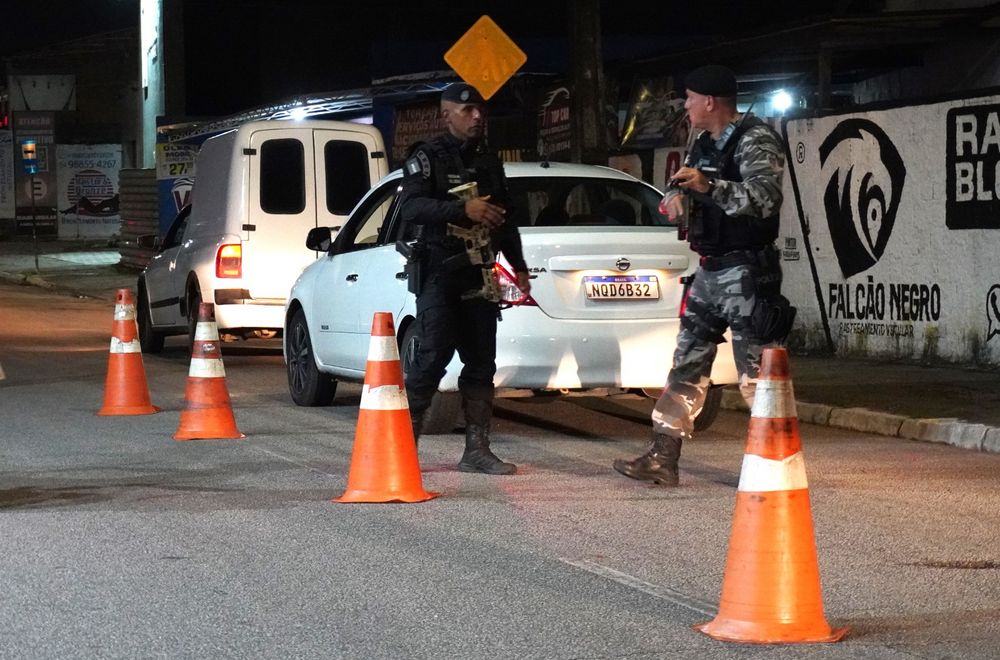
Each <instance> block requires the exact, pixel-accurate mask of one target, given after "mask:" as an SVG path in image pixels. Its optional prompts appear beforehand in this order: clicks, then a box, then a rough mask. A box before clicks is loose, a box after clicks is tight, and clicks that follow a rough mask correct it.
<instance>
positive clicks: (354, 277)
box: [347, 273, 358, 282]
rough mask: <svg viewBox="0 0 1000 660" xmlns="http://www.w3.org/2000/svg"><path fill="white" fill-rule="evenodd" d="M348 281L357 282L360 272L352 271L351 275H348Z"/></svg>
mask: <svg viewBox="0 0 1000 660" xmlns="http://www.w3.org/2000/svg"><path fill="white" fill-rule="evenodd" d="M347 281H348V282H357V281H358V274H357V273H351V274H350V275H348V276H347Z"/></svg>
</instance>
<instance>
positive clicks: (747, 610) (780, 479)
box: [695, 348, 847, 644]
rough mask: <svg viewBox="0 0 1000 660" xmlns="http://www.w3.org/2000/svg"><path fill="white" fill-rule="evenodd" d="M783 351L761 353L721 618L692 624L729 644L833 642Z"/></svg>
mask: <svg viewBox="0 0 1000 660" xmlns="http://www.w3.org/2000/svg"><path fill="white" fill-rule="evenodd" d="M801 450H802V443H801V440H800V438H799V422H798V418H797V414H796V411H795V395H794V393H793V390H792V380H791V375H790V373H789V369H788V354H787V353H786V352H785V349H783V348H768V349H765V350H764V355H763V358H762V361H761V370H760V380H759V381H758V382H757V393H756V397H755V398H754V403H753V409H752V410H751V417H750V428H749V433H748V434H747V444H746V452H745V455H744V457H743V467H742V469H741V471H740V484H739V488H738V489H737V493H736V511H735V513H734V514H733V529H732V534H731V536H730V538H729V556H728V557H727V559H726V571H725V575H724V576H723V580H722V596H721V598H720V602H719V613H718V615H717V616H716V617H715V619H713V620H712V621H709V622H708V623H703V624H701V625H698V626H695V628H696V629H697V630H700V631H701V632H703V633H705V634H706V635H708V636H709V637H713V638H715V639H718V640H722V641H726V642H751V643H762V644H773V643H792V642H836V641H838V640H840V639H841V638H842V637H843V636H844V635H845V634H846V633H847V628H840V629H837V630H832V629H831V628H830V625H829V624H828V623H827V622H826V619H825V618H824V616H823V596H822V593H821V591H820V583H819V565H818V562H817V560H816V542H815V540H814V537H813V526H812V512H811V510H810V507H809V485H808V483H807V482H806V467H805V461H804V459H803V458H802V451H801Z"/></svg>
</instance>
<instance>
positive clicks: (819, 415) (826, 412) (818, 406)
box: [795, 401, 833, 426]
mask: <svg viewBox="0 0 1000 660" xmlns="http://www.w3.org/2000/svg"><path fill="white" fill-rule="evenodd" d="M795 410H796V412H798V414H799V421H800V422H802V423H804V424H821V425H823V426H826V425H828V424H829V423H830V413H832V412H833V406H828V405H826V404H822V403H806V402H805V401H796V402H795Z"/></svg>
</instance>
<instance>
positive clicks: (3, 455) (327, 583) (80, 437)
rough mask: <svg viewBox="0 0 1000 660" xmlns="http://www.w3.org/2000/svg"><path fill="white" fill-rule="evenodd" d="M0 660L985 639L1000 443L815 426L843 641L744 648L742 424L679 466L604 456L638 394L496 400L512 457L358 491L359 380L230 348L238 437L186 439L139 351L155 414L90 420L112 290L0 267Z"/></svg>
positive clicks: (703, 443) (164, 369) (636, 433)
mask: <svg viewBox="0 0 1000 660" xmlns="http://www.w3.org/2000/svg"><path fill="white" fill-rule="evenodd" d="M0 318H2V319H3V323H0V364H2V366H3V369H4V371H5V372H6V375H7V379H6V380H4V381H0V460H2V462H0V580H2V582H0V584H3V585H4V589H3V593H2V597H0V621H2V634H0V657H3V658H137V657H143V658H146V657H149V658H152V657H171V658H173V657H191V658H196V657H197V658H202V657H206V658H207V657H211V658H248V657H254V658H258V657H260V658H292V657H294V658H486V657H489V658H688V657H699V658H731V657H747V658H757V657H781V658H827V657H829V658H873V657H877V658H952V657H956V658H957V657H961V658H996V657H998V651H997V649H1000V604H998V602H1000V554H998V552H1000V550H998V548H1000V542H998V541H1000V456H998V455H993V454H983V453H978V452H970V451H965V450H961V449H957V448H953V447H948V446H943V445H935V444H926V443H918V442H910V441H905V440H899V439H890V438H885V437H881V436H870V435H861V434H857V433H848V432H843V431H839V430H837V429H832V428H826V427H817V426H811V425H803V426H802V437H803V444H804V448H805V457H806V465H807V470H808V473H809V479H810V495H811V500H812V507H813V518H814V526H815V537H816V543H817V548H818V553H819V562H820V570H821V574H822V579H823V593H824V600H825V605H826V614H827V618H828V620H829V621H830V623H831V624H833V625H836V626H843V625H846V626H849V627H850V628H851V632H850V634H849V636H848V637H847V638H846V639H845V640H844V641H842V642H840V643H838V644H830V645H796V646H784V647H773V646H753V645H732V644H726V643H722V642H717V641H715V640H712V639H710V638H707V637H705V636H703V635H701V634H700V633H697V632H694V631H692V630H691V626H692V625H693V624H695V623H698V622H701V621H705V620H706V619H709V618H711V616H713V614H714V610H715V608H716V606H717V603H718V597H719V589H720V585H721V581H722V573H723V567H724V563H725V555H726V548H727V545H728V539H729V532H730V523H731V519H732V514H733V504H734V501H735V487H736V484H737V482H738V479H739V471H740V465H741V460H742V452H743V443H744V440H745V437H746V429H747V417H746V416H745V415H744V414H740V413H733V412H723V413H721V414H720V417H719V420H718V422H717V423H716V425H715V426H713V428H712V429H711V430H709V431H708V432H706V433H704V434H702V435H701V436H700V437H699V438H697V439H696V440H695V441H693V442H690V443H688V445H686V446H685V451H684V455H683V457H682V459H681V478H682V486H681V487H680V488H678V489H662V488H657V487H653V486H647V485H643V484H639V483H636V482H632V481H630V480H628V479H625V478H623V477H621V476H619V475H617V474H616V473H615V472H613V471H612V470H611V469H610V467H609V466H610V463H611V461H612V460H613V459H614V458H616V457H619V456H631V455H635V454H637V453H639V452H640V451H642V450H643V449H644V447H645V441H646V438H647V435H648V432H649V426H648V423H647V422H646V420H647V419H648V417H647V415H648V411H649V408H650V402H649V401H646V400H641V399H638V398H623V399H615V400H607V399H572V400H545V401H541V400H528V401H513V400H511V401H503V402H501V403H500V404H499V406H498V411H497V417H498V419H497V423H496V429H495V436H496V439H495V443H494V446H495V449H496V451H497V453H498V454H500V455H501V456H502V457H504V458H506V459H509V460H513V461H514V462H516V463H518V464H519V466H520V471H519V473H518V475H516V476H514V477H489V476H486V475H470V474H464V473H460V472H458V471H456V470H455V469H454V465H455V463H456V462H457V459H458V457H459V455H460V453H461V438H460V436H459V435H458V434H457V433H456V434H453V435H446V436H434V437H426V438H424V439H422V440H421V445H420V458H421V465H422V468H423V472H424V485H425V486H426V487H427V488H428V489H431V490H437V491H441V493H442V495H441V497H439V498H437V499H435V500H432V501H429V502H425V503H421V504H409V505H402V504H391V505H343V504H333V503H331V502H330V499H331V498H332V497H335V496H337V495H340V494H341V493H342V492H343V490H344V487H345V483H346V475H347V471H348V468H349V465H350V460H351V449H352V442H353V436H354V425H355V422H356V419H357V406H358V403H359V400H360V389H359V387H358V386H356V385H343V386H342V387H341V390H340V392H339V393H338V397H337V399H336V402H335V405H333V406H332V407H329V408H313V409H306V408H297V407H295V406H294V405H293V404H292V403H291V401H290V399H289V398H288V395H287V392H286V385H285V374H284V370H283V363H282V360H281V356H280V352H276V351H275V350H274V349H273V348H266V347H253V346H233V345H227V346H226V348H225V350H224V361H225V367H226V371H227V383H228V386H229V391H230V394H231V396H232V399H233V405H234V412H235V416H236V420H237V424H238V426H239V427H240V430H241V431H243V432H244V433H245V434H246V435H247V437H246V439H245V440H239V441H232V440H229V441H221V440H220V441H193V442H176V441H174V440H173V439H172V435H173V433H174V431H175V430H176V429H177V425H178V420H179V412H180V410H181V408H182V406H183V395H184V387H185V380H186V377H187V369H188V360H189V358H188V355H187V354H186V351H185V349H184V348H183V342H182V341H180V340H170V341H169V342H168V348H167V351H166V352H164V353H163V354H162V355H157V356H153V355H147V356H144V361H145V365H146V372H147V377H148V382H149V389H150V392H151V394H152V398H153V402H154V403H155V404H157V405H158V406H160V407H161V408H163V410H162V412H160V413H158V414H155V415H149V416H141V417H97V416H95V414H94V413H95V412H96V411H97V410H98V409H99V408H100V405H101V401H102V397H103V388H104V378H105V373H106V368H107V347H108V343H109V337H110V330H111V319H112V307H111V306H109V304H108V303H106V302H100V301H93V300H78V299H74V298H71V297H67V296H60V295H58V294H51V293H42V292H39V291H38V290H37V289H29V288H24V287H17V286H7V285H4V284H0Z"/></svg>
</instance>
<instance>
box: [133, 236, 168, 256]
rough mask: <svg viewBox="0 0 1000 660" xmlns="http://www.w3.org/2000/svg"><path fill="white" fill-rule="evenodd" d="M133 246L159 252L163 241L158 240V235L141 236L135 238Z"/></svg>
mask: <svg viewBox="0 0 1000 660" xmlns="http://www.w3.org/2000/svg"><path fill="white" fill-rule="evenodd" d="M135 244H136V245H138V246H139V247H141V248H145V249H147V250H154V251H156V252H159V250H160V246H161V245H162V244H163V239H161V238H160V235H159V234H143V235H142V236H137V237H136V239H135Z"/></svg>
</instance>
